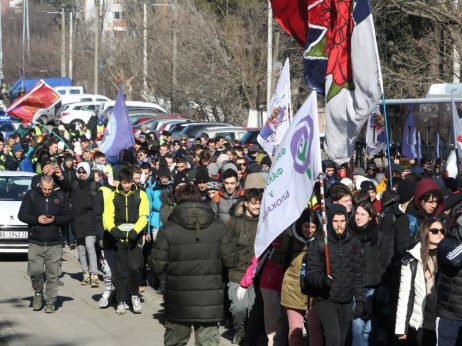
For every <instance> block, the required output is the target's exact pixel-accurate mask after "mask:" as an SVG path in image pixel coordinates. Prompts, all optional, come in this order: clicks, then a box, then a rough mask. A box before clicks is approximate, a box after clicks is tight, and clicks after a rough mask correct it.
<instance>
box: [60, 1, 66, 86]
mask: <svg viewBox="0 0 462 346" xmlns="http://www.w3.org/2000/svg"><path fill="white" fill-rule="evenodd" d="M65 30H66V18H65V17H64V6H62V7H61V77H66V32H65Z"/></svg>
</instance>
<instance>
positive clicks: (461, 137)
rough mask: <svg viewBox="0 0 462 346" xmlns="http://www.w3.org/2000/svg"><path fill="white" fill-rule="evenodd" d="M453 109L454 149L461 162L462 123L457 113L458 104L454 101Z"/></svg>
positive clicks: (452, 101)
mask: <svg viewBox="0 0 462 346" xmlns="http://www.w3.org/2000/svg"><path fill="white" fill-rule="evenodd" d="M451 103H452V108H451V115H452V130H453V131H454V149H456V150H457V155H458V159H459V161H461V155H462V124H461V123H460V118H459V113H458V112H457V107H456V103H455V102H454V99H452V100H451Z"/></svg>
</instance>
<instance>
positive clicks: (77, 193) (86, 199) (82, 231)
mask: <svg viewBox="0 0 462 346" xmlns="http://www.w3.org/2000/svg"><path fill="white" fill-rule="evenodd" d="M92 184H93V187H94V190H96V189H98V188H99V187H100V186H101V185H100V184H99V183H96V182H94V180H93V178H91V177H90V178H88V179H87V180H80V179H79V180H76V181H75V182H74V183H73V186H72V189H71V193H70V198H71V201H72V210H73V211H74V224H73V231H74V233H75V237H76V238H77V239H82V238H85V237H88V236H96V224H95V215H94V212H93V208H94V199H95V196H94V194H96V191H92Z"/></svg>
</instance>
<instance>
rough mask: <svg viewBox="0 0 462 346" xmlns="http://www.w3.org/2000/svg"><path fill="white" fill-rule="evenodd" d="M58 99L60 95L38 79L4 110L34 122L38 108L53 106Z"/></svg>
mask: <svg viewBox="0 0 462 346" xmlns="http://www.w3.org/2000/svg"><path fill="white" fill-rule="evenodd" d="M59 101H61V95H60V94H59V93H57V92H56V91H55V90H54V89H53V88H52V87H50V86H49V85H48V84H47V83H45V82H44V81H43V80H40V81H39V82H38V83H37V84H35V85H34V87H33V88H32V89H31V90H30V91H29V92H28V93H26V94H24V95H22V96H20V97H18V98H17V99H16V100H15V101H14V102H13V103H12V104H11V105H10V106H9V107H8V108H7V109H6V111H5V112H6V113H8V114H9V115H11V116H14V117H18V118H21V119H24V120H26V121H28V122H32V123H35V122H36V121H37V117H38V116H39V114H40V113H39V110H41V109H48V108H50V107H53V106H54V105H56V104H57V103H58V102H59Z"/></svg>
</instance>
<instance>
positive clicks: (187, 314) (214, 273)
mask: <svg viewBox="0 0 462 346" xmlns="http://www.w3.org/2000/svg"><path fill="white" fill-rule="evenodd" d="M237 260H238V256H237V252H236V247H235V246H234V243H233V241H232V239H231V235H230V234H229V232H228V230H227V229H226V226H225V225H224V224H223V223H222V222H221V221H219V220H217V219H216V218H215V214H214V213H213V211H212V209H210V207H209V206H208V205H206V204H205V203H203V202H194V201H187V202H183V203H180V204H179V205H177V206H176V207H175V208H174V209H173V211H172V213H171V215H170V217H169V219H168V221H167V222H166V223H165V224H164V225H163V226H162V227H161V228H160V230H159V233H158V234H157V238H156V242H155V245H154V247H153V249H152V254H151V268H152V270H153V271H154V273H158V274H159V273H163V272H165V273H166V275H167V280H166V287H165V294H164V301H165V314H166V317H167V319H168V320H171V321H179V322H181V321H183V322H193V321H195V322H218V321H221V319H222V318H223V296H224V293H223V284H222V276H221V273H222V268H223V265H225V266H227V267H230V266H234V265H236V263H237Z"/></svg>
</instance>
